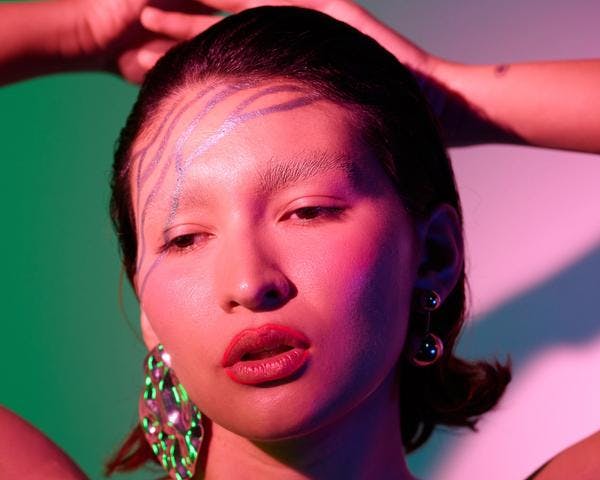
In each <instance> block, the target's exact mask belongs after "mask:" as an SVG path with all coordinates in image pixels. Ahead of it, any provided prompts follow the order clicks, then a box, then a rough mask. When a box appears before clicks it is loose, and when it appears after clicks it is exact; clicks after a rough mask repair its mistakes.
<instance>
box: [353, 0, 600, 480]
mask: <svg viewBox="0 0 600 480" xmlns="http://www.w3.org/2000/svg"><path fill="white" fill-rule="evenodd" d="M364 5H366V6H367V7H368V8H369V9H370V10H371V11H373V12H374V13H375V14H376V15H377V16H378V17H379V18H382V19H385V20H386V21H387V22H388V23H389V24H390V25H392V26H393V27H394V28H396V29H397V30H398V31H400V32H401V33H403V34H404V35H406V36H407V37H408V38H410V39H411V40H413V41H415V42H416V43H418V44H419V45H421V46H422V47H424V48H425V49H427V50H429V51H430V52H432V53H434V54H436V55H440V56H442V57H445V58H448V59H451V60H455V61H461V62H465V63H494V64H495V63H511V62H519V61H527V60H559V59H569V58H591V57H598V56H599V53H600V49H599V45H600V29H599V28H598V26H597V20H598V18H600V3H599V2H595V1H583V0H580V1H573V2H566V1H555V0H554V1H541V0H535V1H533V0H529V1H526V2H522V1H515V0H511V1H504V2H491V1H460V2H458V1H454V2H447V1H446V2H442V1H433V0H429V1H418V2H417V1H404V2H392V1H387V2H376V1H371V2H365V3H364ZM569 88H570V87H569V86H568V85H565V95H568V94H569ZM599 88H600V85H599ZM599 114H600V112H599ZM451 156H452V161H453V165H454V168H455V172H456V175H457V181H458V184H459V189H460V193H461V195H462V199H463V205H464V211H465V223H466V241H467V254H468V274H469V278H470V284H471V292H472V295H471V305H472V318H471V319H470V321H469V324H468V325H467V327H466V329H465V332H464V333H463V337H462V341H461V343H460V345H459V352H461V353H462V354H464V355H465V356H467V357H473V358H480V357H485V358H491V357H493V356H494V355H497V356H498V357H499V358H500V359H501V360H503V359H504V358H505V357H506V355H507V354H510V355H511V357H512V359H513V364H514V377H513V381H512V383H511V384H510V386H509V389H508V393H507V394H506V396H505V397H504V399H503V401H502V402H501V404H500V405H499V407H498V408H497V409H496V411H494V412H492V413H490V414H488V415H486V416H485V417H484V419H483V420H482V421H481V422H480V424H479V426H480V429H479V430H480V431H479V432H478V433H476V434H474V433H470V432H468V431H465V432H452V433H447V432H438V433H436V434H435V435H434V437H433V438H432V440H431V441H430V442H429V443H428V444H427V445H426V446H425V447H424V448H423V449H422V450H421V451H419V452H417V453H415V454H414V455H411V456H409V461H410V465H411V468H412V470H413V471H414V473H415V474H417V475H420V476H422V477H426V478H431V479H433V480H436V479H440V480H442V479H443V480H455V479H456V480H459V479H460V480H469V479H480V478H485V479H487V480H494V479H498V480H500V479H502V480H506V479H523V478H525V477H526V476H527V475H528V474H530V473H532V472H533V471H534V470H535V469H536V468H537V467H538V466H540V465H541V464H543V463H544V462H545V461H546V460H547V459H549V458H550V457H552V456H553V455H554V454H556V453H557V452H558V451H560V450H561V449H563V448H565V447H566V446H568V445H570V444H572V443H574V442H576V441H577V440H579V439H581V438H583V437H585V436H587V435H589V434H591V433H593V432H595V431H597V430H599V429H600V376H599V375H598V369H599V367H600V313H599V309H598V298H599V297H600V157H599V156H598V155H589V154H580V153H571V152H562V151H550V150H544V149H534V148H529V147H513V146H495V145H493V146H485V147H470V148H461V149H453V150H452V151H451Z"/></svg>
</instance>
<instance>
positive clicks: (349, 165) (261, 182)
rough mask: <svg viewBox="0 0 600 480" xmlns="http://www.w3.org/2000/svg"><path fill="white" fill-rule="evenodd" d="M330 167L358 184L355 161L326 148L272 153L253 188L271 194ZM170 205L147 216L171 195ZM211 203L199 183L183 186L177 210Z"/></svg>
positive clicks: (264, 194)
mask: <svg viewBox="0 0 600 480" xmlns="http://www.w3.org/2000/svg"><path fill="white" fill-rule="evenodd" d="M331 171H340V172H341V173H342V174H343V175H344V178H346V179H347V180H348V181H349V182H350V184H351V186H352V187H355V188H358V185H359V181H360V177H361V175H360V169H359V166H358V164H357V163H356V161H354V160H353V159H352V158H350V157H349V156H348V154H347V153H343V152H331V151H328V150H305V151H303V152H301V153H300V154H297V155H295V156H294V158H293V159H292V160H291V161H279V160H277V158H276V157H271V159H270V160H269V162H268V163H267V167H266V168H265V169H264V170H262V171H259V172H257V176H256V177H254V178H255V179H257V188H256V190H255V191H254V192H253V193H254V194H257V195H262V196H265V197H269V196H271V197H272V196H274V195H276V194H277V193H278V192H281V191H282V190H284V189H286V188H289V187H291V186H293V185H295V184H298V183H300V182H303V181H307V180H310V179H311V178H314V177H317V176H319V175H323V174H325V173H327V172H331ZM170 198H171V199H170V201H169V207H166V206H165V207H159V206H156V207H155V208H154V209H153V210H154V211H153V212H148V213H149V215H148V216H149V217H150V218H149V219H151V218H152V217H154V218H156V217H157V215H160V214H164V213H165V212H167V211H168V209H169V208H170V204H171V202H172V200H173V197H172V196H171V197H170ZM208 204H210V195H208V194H206V193H205V192H202V187H201V186H200V185H195V186H194V187H192V188H188V189H184V190H183V192H182V194H181V196H180V197H179V200H178V209H177V211H178V212H183V211H188V210H193V209H196V208H201V207H205V206H206V205H208Z"/></svg>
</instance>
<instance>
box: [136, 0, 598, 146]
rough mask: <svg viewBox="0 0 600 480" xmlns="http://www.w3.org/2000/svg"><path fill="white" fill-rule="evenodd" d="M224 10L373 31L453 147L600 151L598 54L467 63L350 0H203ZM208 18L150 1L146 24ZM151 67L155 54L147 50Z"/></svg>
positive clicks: (194, 24)
mask: <svg viewBox="0 0 600 480" xmlns="http://www.w3.org/2000/svg"><path fill="white" fill-rule="evenodd" d="M203 3H204V4H206V5H208V6H210V7H212V8H214V9H215V10H221V11H224V12H238V11H240V10H243V9H246V8H251V7H256V6H260V5H273V4H282V5H296V6H299V7H306V8H313V9H316V10H320V11H322V12H324V13H327V14H328V15H331V16H333V17H335V18H337V19H338V20H341V21H344V22H346V23H349V24H350V25H352V26H354V27H355V28H357V29H358V30H360V31H362V32H363V33H365V34H367V35H370V36H371V37H373V38H374V39H375V40H377V41H378V42H379V43H380V44H381V45H383V46H384V47H385V48H387V49H388V50H389V51H390V52H391V53H393V54H394V55H395V56H396V57H397V58H398V59H399V60H400V61H401V62H403V63H405V64H406V65H407V66H409V67H410V68H411V69H412V70H413V71H414V72H415V74H416V75H417V77H418V78H419V80H420V82H421V84H422V86H423V89H424V91H425V93H426V95H427V96H428V97H429V99H430V101H431V104H432V106H433V108H434V111H435V113H436V114H437V115H438V117H439V118H440V120H441V124H442V127H443V130H444V132H445V135H446V140H447V143H448V144H449V145H450V146H460V145H473V144H480V143H515V144H524V145H535V146H540V147H548V148H558V149H566V150H579V151H585V152H594V153H600V115H599V114H598V112H599V111H600V60H587V61H583V60H580V61H564V62H531V63H522V64H512V65H472V66H471V65H464V64H461V63H456V62H449V61H446V60H444V59H441V58H439V57H436V56H434V55H431V54H429V53H427V52H425V51H424V50H422V49H420V48H419V47H417V46H416V45H414V44H413V43H412V42H410V41H409V40H407V39H406V38H405V37H403V36H402V35H400V34H399V33H398V32H396V31H395V30H393V29H392V28H390V27H388V26H387V25H385V24H384V23H382V22H381V21H379V20H378V19H376V18H375V17H374V16H373V15H371V14H370V13H369V12H368V11H367V10H365V9H364V8H363V7H361V6H360V5H358V4H356V3H354V2H352V1H350V0H281V1H275V2H273V1H272V0H204V2H203ZM209 18H210V16H191V15H186V14H182V13H176V12H168V13H167V12H164V11H161V10H159V9H156V8H152V7H148V8H146V9H145V10H144V11H143V12H142V23H143V24H144V25H145V26H146V27H147V28H148V29H149V30H152V31H155V32H160V33H164V34H168V35H170V36H172V37H175V38H180V39H184V38H189V37H191V36H193V35H196V34H197V33H199V32H200V31H202V30H203V29H204V28H206V24H207V21H208V20H209ZM146 59H147V61H148V62H150V63H148V64H147V65H146V66H150V65H151V64H152V62H153V61H155V60H156V56H153V55H151V54H149V55H147V56H146Z"/></svg>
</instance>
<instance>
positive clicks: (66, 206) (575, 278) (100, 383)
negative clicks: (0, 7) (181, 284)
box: [0, 0, 600, 480]
mask: <svg viewBox="0 0 600 480" xmlns="http://www.w3.org/2000/svg"><path fill="white" fill-rule="evenodd" d="M365 4H366V5H367V6H368V7H369V8H370V9H371V10H372V11H373V12H374V13H375V14H376V15H377V16H378V17H379V18H382V19H385V20H386V21H387V22H388V23H389V24H391V25H392V26H394V27H395V28H396V29H398V30H399V31H400V32H402V33H404V34H405V35H407V36H408V37H409V38H411V39H413V40H414V41H415V42H417V43H418V44H420V45H421V46H423V47H424V48H426V49H428V50H429V51H431V52H433V53H435V54H437V55H441V56H445V57H447V58H450V59H453V60H458V61H463V62H468V63H479V62H482V63H499V62H516V61H525V60H531V59H546V60H550V59H566V58H586V57H598V56H600V50H599V47H598V45H600V33H598V32H599V30H598V23H597V20H598V18H600V3H598V2H597V1H595V0H587V1H586V0H572V1H569V2H567V1H565V0H563V1H558V0H527V1H525V2H523V1H522V0H519V1H517V0H506V1H503V2H495V1H489V0H485V1H482V0H477V1H476V0H469V1H467V0H465V1H454V2H449V1H442V0H418V1H417V0H406V1H402V2H401V1H391V0H388V1H383V0H381V1H370V2H365ZM0 37H1V35H0ZM564 94H565V95H569V86H568V85H565V92H564ZM135 95H136V88H135V87H133V86H130V85H127V84H125V83H124V82H122V81H121V80H119V79H117V78H115V77H112V76H110V75H107V74H69V75H60V76H52V77H46V78H40V79H34V80H31V81H28V82H23V83H20V84H17V85H13V86H10V87H5V88H2V89H0V138H1V142H2V148H1V150H0V152H1V154H0V155H1V158H2V160H1V165H2V174H1V175H0V205H1V208H2V232H3V234H2V236H1V240H0V241H1V250H0V251H1V255H2V270H1V275H0V282H1V287H0V292H1V293H0V295H1V297H0V298H1V308H0V312H1V313H0V316H1V318H2V323H1V325H2V330H1V332H2V333H1V334H0V338H1V339H2V349H1V350H0V358H1V360H2V365H4V367H3V369H2V382H1V383H0V403H3V404H5V405H7V406H8V407H10V408H12V409H13V410H15V411H16V412H18V413H19V414H21V415H22V416H23V417H25V418H26V419H28V420H29V421H31V422H32V423H34V424H35V425H37V426H39V427H40V428H41V429H42V430H43V431H44V432H46V433H47V434H48V435H49V436H50V437H51V438H52V439H54V440H55V441H56V442H57V443H58V444H59V445H61V446H62V447H63V448H64V449H65V450H66V451H67V452H68V453H69V454H70V455H72V456H73V458H75V459H76V460H77V461H78V462H79V463H80V465H81V466H82V468H83V469H84V470H85V471H86V472H87V473H88V475H89V476H90V477H91V478H92V479H99V478H101V474H100V472H101V464H102V461H103V460H104V459H105V458H106V456H107V455H108V453H109V452H110V451H111V449H112V448H113V447H114V446H115V445H116V444H117V443H118V442H119V441H120V439H121V438H122V437H123V435H124V434H125V432H126V431H127V430H128V428H129V426H130V425H132V424H133V423H134V421H135V420H136V408H137V407H136V405H137V397H138V391H139V388H140V385H141V379H142V378H141V366H140V363H141V360H142V358H143V356H144V353H145V348H144V347H143V344H142V342H141V340H140V337H139V333H138V327H137V315H138V314H137V305H136V304H135V301H134V300H133V296H132V294H131V292H130V290H129V287H128V286H126V287H125V289H124V291H125V310H124V311H121V310H120V307H119V301H118V291H119V260H118V255H117V245H116V242H115V238H114V235H113V232H112V229H111V225H110V222H109V217H108V213H107V205H108V195H109V190H108V180H109V171H110V165H111V161H112V150H113V144H114V141H115V139H116V137H117V134H118V132H119V129H120V128H121V126H122V125H123V123H124V120H125V117H126V115H127V113H128V111H129V109H130V107H131V105H132V102H133V100H134V97H135ZM451 155H452V158H453V164H454V167H455V169H456V173H457V178H458V183H459V187H460V190H461V194H462V196H463V201H464V209H465V216H466V236H467V248H468V254H469V263H468V265H469V269H468V271H469V273H470V278H471V285H472V304H473V308H472V312H473V317H472V319H471V321H470V324H469V325H468V327H467V329H466V330H465V333H464V335H463V338H462V341H461V344H460V346H459V349H460V351H461V352H462V353H464V354H465V355H466V356H469V357H481V356H484V357H491V356H493V355H499V356H500V358H501V359H503V358H504V357H505V355H506V354H510V355H511V356H512V358H513V361H514V369H515V378H514V381H513V383H512V384H511V386H510V391H509V393H508V394H507V396H506V397H505V399H504V400H503V402H502V404H501V405H500V407H499V409H498V410H497V411H496V412H494V413H492V414H489V415H488V416H487V417H486V418H485V419H484V420H483V421H482V422H481V424H480V426H481V427H480V432H479V433H478V434H472V433H468V432H453V433H449V432H444V431H441V432H438V433H436V434H435V435H434V437H433V439H432V440H431V441H430V442H429V443H428V445H427V446H426V447H424V448H423V449H422V450H421V451H419V452H417V453H415V454H413V455H411V456H409V462H410V466H411V468H412V470H413V472H414V473H415V474H416V475H418V476H421V477H424V478H427V479H434V480H455V479H456V480H458V479H460V480H469V479H476V478H477V479H479V478H486V479H488V480H495V479H498V480H500V479H502V480H511V479H515V480H521V479H522V478H524V477H525V475H526V474H527V473H530V472H531V471H533V470H534V469H535V468H536V467H537V466H538V465H540V464H541V463H543V462H544V461H545V460H546V459H547V458H549V457H551V456H552V455H554V454H555V453H556V452H557V451H559V450H560V449H562V448H564V447H565V446H566V445H568V444H571V443H573V442H574V441H576V440H578V439H580V438H582V437H584V436H586V435H588V434H590V433H592V432H593V431H596V430H598V429H600V408H598V405H600V379H599V377H598V375H597V372H598V367H600V313H598V312H599V309H598V297H599V296H600V273H599V272H600V157H598V156H594V155H584V154H576V153H565V152H553V151H548V150H540V149H537V150H536V149H531V148H521V147H506V146H486V147H477V148H464V149H456V150H453V151H452V152H451ZM117 478H121V477H117ZM122 478H132V479H147V478H153V476H152V475H151V474H149V473H148V472H146V473H143V474H138V475H133V476H128V477H126V476H123V477H122Z"/></svg>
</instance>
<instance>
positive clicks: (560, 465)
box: [528, 431, 600, 480]
mask: <svg viewBox="0 0 600 480" xmlns="http://www.w3.org/2000/svg"><path fill="white" fill-rule="evenodd" d="M565 478H577V479H578V480H597V479H598V478H600V431H598V432H596V433H594V434H592V435H590V436H589V437H586V438H584V439H583V440H581V441H580V442H577V443H576V444H574V445H572V446H570V447H569V448H567V449H566V450H563V451H562V452H560V453H559V454H558V455H556V456H555V457H554V458H552V459H551V460H550V461H549V462H548V463H546V464H545V465H544V466H543V467H541V468H540V469H539V470H538V471H537V472H535V473H534V474H533V475H532V476H530V477H529V479H531V480H562V479H565ZM529 479H528V480H529Z"/></svg>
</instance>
